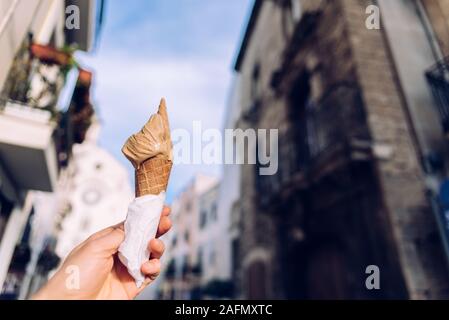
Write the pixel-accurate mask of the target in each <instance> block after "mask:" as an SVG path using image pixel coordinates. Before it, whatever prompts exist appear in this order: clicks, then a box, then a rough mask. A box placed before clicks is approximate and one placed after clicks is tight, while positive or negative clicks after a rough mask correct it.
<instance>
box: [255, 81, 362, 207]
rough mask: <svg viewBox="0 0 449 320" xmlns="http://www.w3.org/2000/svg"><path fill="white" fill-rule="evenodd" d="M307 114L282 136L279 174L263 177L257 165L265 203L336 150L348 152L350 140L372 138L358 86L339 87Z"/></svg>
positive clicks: (280, 136)
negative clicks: (341, 149) (340, 148)
mask: <svg viewBox="0 0 449 320" xmlns="http://www.w3.org/2000/svg"><path fill="white" fill-rule="evenodd" d="M304 114H305V116H304V117H302V118H301V119H299V120H298V121H297V122H293V121H292V123H291V126H290V129H289V130H287V131H286V132H284V133H280V134H279V146H278V147H279V149H278V150H279V156H278V159H279V166H278V171H277V173H276V174H274V175H271V176H268V175H267V176H262V175H259V170H258V169H259V166H256V173H255V174H256V188H257V189H258V192H259V194H260V195H263V197H264V199H265V200H263V201H266V200H267V199H270V197H271V196H275V195H276V194H277V193H278V192H279V191H281V190H282V189H283V188H284V187H285V186H286V185H289V184H291V183H295V177H297V176H298V175H301V176H302V177H305V176H306V174H307V171H308V170H309V169H310V168H311V167H313V165H314V164H316V163H317V162H318V161H319V160H320V159H321V158H322V156H324V155H326V154H329V153H330V152H332V150H336V149H337V148H339V147H343V150H347V148H346V146H348V145H349V143H350V141H352V140H368V139H369V133H368V129H367V126H366V121H365V115H364V110H363V103H362V99H361V97H360V94H359V90H358V89H357V88H356V87H352V86H349V85H339V86H335V87H334V88H332V89H330V90H329V92H328V93H327V94H325V95H324V97H323V98H322V99H321V100H320V101H319V102H318V103H316V104H314V103H309V104H308V105H307V106H306V110H305V113H304ZM323 158H324V157H323ZM331 161H332V160H331ZM263 201H261V202H263Z"/></svg>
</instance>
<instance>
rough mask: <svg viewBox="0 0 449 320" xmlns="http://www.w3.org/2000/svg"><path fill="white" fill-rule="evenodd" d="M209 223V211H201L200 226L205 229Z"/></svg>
mask: <svg viewBox="0 0 449 320" xmlns="http://www.w3.org/2000/svg"><path fill="white" fill-rule="evenodd" d="M206 224H207V211H206V210H201V213H200V228H201V229H203V228H204V227H205V226H206Z"/></svg>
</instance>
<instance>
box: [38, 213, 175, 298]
mask: <svg viewBox="0 0 449 320" xmlns="http://www.w3.org/2000/svg"><path fill="white" fill-rule="evenodd" d="M169 214H170V209H169V208H168V207H164V209H163V210H162V214H161V219H160V222H159V227H158V232H157V236H156V238H158V237H160V236H162V235H163V234H164V233H166V232H167V231H168V230H169V229H170V228H171V221H170V219H169V217H168V215H169ZM124 238H125V232H124V227H123V222H122V223H120V224H118V225H116V226H112V227H109V228H106V229H104V230H101V231H99V232H97V233H94V234H93V235H92V236H90V237H89V238H88V239H87V240H85V241H84V242H83V243H81V244H80V245H78V246H77V247H76V248H75V249H73V250H72V252H70V254H69V255H68V257H67V258H66V260H65V261H64V263H63V264H62V266H61V268H59V270H58V271H57V272H56V273H55V274H54V276H53V277H52V278H51V279H50V280H49V281H48V283H47V284H46V285H45V286H44V287H43V288H42V289H40V290H39V291H38V292H37V293H36V294H35V295H34V296H33V297H32V298H33V299H57V300H63V299H101V300H103V299H113V300H118V299H134V298H135V297H136V296H137V295H138V294H139V293H140V292H141V291H142V290H143V289H144V288H145V287H146V286H147V285H148V284H150V283H151V282H152V281H153V280H154V279H155V278H156V277H157V276H158V275H159V272H160V261H159V258H160V257H161V256H162V254H163V252H164V244H163V242H162V241H161V240H159V239H152V240H151V241H150V242H149V243H148V248H149V249H150V251H151V256H150V259H149V261H146V262H145V263H144V264H143V265H142V268H141V271H142V273H143V274H144V275H145V276H146V279H145V282H144V284H143V285H142V286H141V287H140V288H137V286H136V284H135V282H134V278H133V277H131V275H130V274H129V273H128V271H127V269H126V267H125V266H124V265H123V264H122V263H121V262H120V260H119V259H118V257H117V251H118V247H119V246H120V244H121V243H122V242H123V240H124Z"/></svg>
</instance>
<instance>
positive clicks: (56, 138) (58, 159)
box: [0, 0, 103, 298]
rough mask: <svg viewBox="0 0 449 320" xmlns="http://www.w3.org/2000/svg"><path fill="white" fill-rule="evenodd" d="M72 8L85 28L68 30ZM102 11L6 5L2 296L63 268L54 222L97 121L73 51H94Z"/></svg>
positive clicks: (0, 83)
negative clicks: (79, 148)
mask: <svg viewBox="0 0 449 320" xmlns="http://www.w3.org/2000/svg"><path fill="white" fill-rule="evenodd" d="M69 5H76V6H77V8H78V9H79V13H80V20H79V21H80V24H79V28H75V29H69V28H67V27H66V6H69ZM102 5H103V1H94V0H88V1H63V0H43V1H16V0H7V1H2V2H1V3H0V46H1V48H2V50H1V52H0V290H1V294H2V297H3V298H18V297H19V296H20V297H21V298H23V297H26V296H27V294H28V291H29V289H30V288H31V286H32V283H31V280H32V279H31V277H30V273H33V274H35V276H36V279H38V278H41V279H44V278H45V277H46V275H47V274H48V272H49V271H50V270H51V269H52V268H54V267H55V266H56V265H57V264H58V262H59V257H58V256H57V255H56V254H55V252H54V250H55V246H56V239H55V237H54V236H53V234H52V231H53V230H52V225H51V222H52V221H53V220H52V219H53V218H54V217H55V215H56V214H59V213H60V212H61V210H62V209H63V208H61V207H60V202H59V201H58V197H59V194H60V193H61V191H62V190H63V189H64V188H65V187H66V186H67V184H68V183H69V179H68V178H69V177H68V173H67V168H68V167H69V166H70V161H71V158H72V152H71V151H72V145H73V144H74V143H82V142H83V141H84V138H85V135H86V132H87V129H88V128H89V126H90V123H91V121H92V118H93V115H94V109H93V106H92V104H91V103H90V98H89V93H90V87H91V83H92V73H91V72H89V71H87V70H84V69H82V68H80V67H79V66H78V64H77V63H76V62H75V60H74V58H73V52H74V50H75V49H82V50H89V49H90V48H92V47H93V45H94V43H95V39H96V36H97V34H98V31H99V29H100V25H101V20H102V19H101V16H102ZM62 95H64V99H62V98H63V97H62ZM48 193H52V194H53V195H52V196H51V197H49V196H48ZM50 209H51V210H50ZM33 224H34V225H35V226H36V229H35V231H34V232H33ZM27 266H28V267H27ZM37 282H39V281H37Z"/></svg>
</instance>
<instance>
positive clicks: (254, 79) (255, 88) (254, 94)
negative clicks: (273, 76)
mask: <svg viewBox="0 0 449 320" xmlns="http://www.w3.org/2000/svg"><path fill="white" fill-rule="evenodd" d="M259 78H260V65H259V64H258V63H257V64H256V65H255V66H254V69H253V73H252V75H251V91H250V92H251V99H252V100H256V99H257V98H258V97H259Z"/></svg>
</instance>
